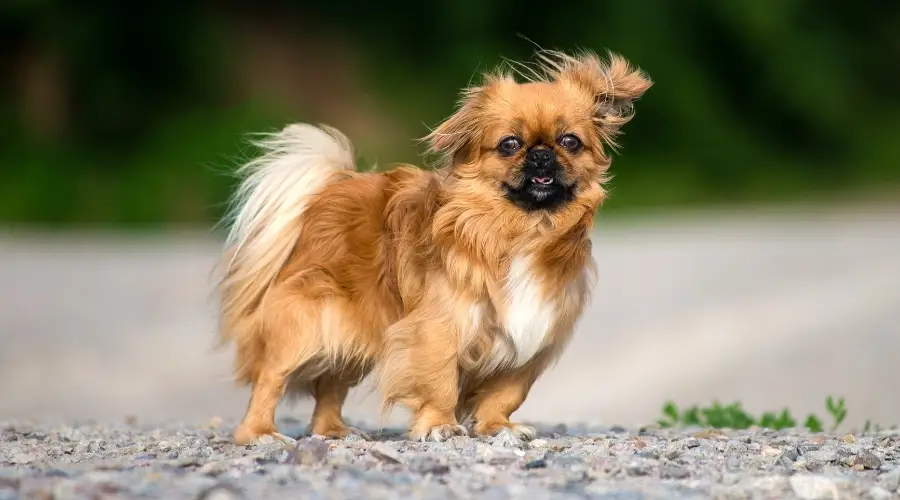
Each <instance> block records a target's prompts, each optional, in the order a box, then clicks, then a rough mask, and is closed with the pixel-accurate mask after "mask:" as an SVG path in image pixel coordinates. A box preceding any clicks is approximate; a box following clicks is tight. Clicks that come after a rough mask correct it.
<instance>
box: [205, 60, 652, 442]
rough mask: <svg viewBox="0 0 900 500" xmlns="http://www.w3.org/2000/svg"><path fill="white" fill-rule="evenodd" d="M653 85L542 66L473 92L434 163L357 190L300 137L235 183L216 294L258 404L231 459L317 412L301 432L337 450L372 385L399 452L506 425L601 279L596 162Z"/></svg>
mask: <svg viewBox="0 0 900 500" xmlns="http://www.w3.org/2000/svg"><path fill="white" fill-rule="evenodd" d="M650 86H651V82H650V81H649V79H648V78H647V77H646V76H645V75H644V74H643V73H642V72H641V71H640V70H637V69H634V68H632V67H631V66H629V64H628V63H627V62H626V61H625V60H623V59H622V58H621V57H619V56H616V55H612V54H611V55H610V59H609V61H603V60H601V59H599V58H598V57H597V56H596V55H594V54H592V53H583V54H578V55H576V56H570V55H566V54H562V53H559V52H549V51H548V52H542V53H540V54H539V57H538V62H537V64H536V65H535V66H534V67H533V68H532V72H531V73H529V77H528V78H527V81H525V82H524V83H518V82H516V81H515V80H514V78H513V76H512V74H510V73H505V72H503V71H498V72H495V73H492V74H489V75H487V76H486V79H485V82H484V83H483V85H481V86H478V87H474V88H469V89H466V90H465V92H464V94H463V98H462V103H461V105H460V107H459V109H458V110H457V111H456V113H455V114H453V115H452V116H451V117H450V118H449V119H447V120H446V121H445V122H444V123H442V124H441V125H440V126H439V127H438V128H437V129H436V130H434V131H433V132H432V133H431V134H429V135H428V136H427V137H426V138H425V139H426V140H427V141H428V142H429V145H430V150H431V151H432V152H436V153H440V154H441V157H442V164H441V165H440V166H439V168H438V169H436V170H434V171H426V170H422V169H418V168H414V167H412V166H399V167H397V168H395V169H393V170H390V171H387V172H378V173H375V172H372V173H358V172H356V170H355V160H354V154H353V149H352V146H351V145H350V143H349V141H348V140H347V139H346V138H345V137H344V136H343V135H342V134H341V133H340V132H338V131H336V130H334V129H331V128H328V127H314V126H311V125H305V124H295V125H290V126H288V127H286V128H285V129H284V130H282V131H281V132H278V133H275V134H273V135H271V136H269V137H267V138H266V139H264V140H262V141H260V142H259V143H258V144H259V145H260V146H261V147H262V148H263V150H264V154H262V155H261V156H260V157H258V158H256V159H255V160H253V161H251V162H249V163H247V164H246V165H244V166H243V168H242V169H241V170H240V171H239V173H240V174H241V175H242V176H243V178H242V183H241V185H240V188H239V190H238V191H237V193H236V195H235V198H234V206H233V207H234V208H233V211H232V213H231V214H230V219H229V221H230V222H231V230H230V234H229V238H228V241H227V248H226V253H225V259H224V261H223V267H224V276H223V277H222V281H221V288H220V290H221V299H222V303H221V308H222V309H221V330H220V338H221V340H223V341H233V342H235V343H236V347H237V356H236V367H235V373H236V379H237V380H238V381H240V382H242V383H246V384H251V385H252V388H253V392H252V396H251V398H250V403H249V406H248V408H247V412H246V415H245V416H244V419H243V421H242V423H241V424H240V426H239V427H238V428H237V429H236V430H235V433H234V439H235V441H236V442H237V443H239V444H246V443H250V442H253V441H254V440H256V439H257V438H260V437H263V436H273V437H275V438H278V439H286V440H287V439H289V438H287V437H285V436H283V435H281V434H279V433H278V432H277V429H276V427H275V418H274V417H275V409H276V406H277V405H278V403H279V401H280V400H281V399H282V397H283V396H284V395H285V394H287V395H296V396H303V395H312V396H313V397H314V398H315V401H316V406H315V411H314V413H313V416H312V421H311V432H312V433H314V434H320V435H325V436H345V435H347V434H348V433H351V432H354V430H353V429H350V428H348V427H347V425H346V424H345V423H344V420H343V418H342V415H341V408H342V406H343V403H344V399H345V398H346V396H347V392H348V390H349V389H350V388H351V387H353V386H355V385H357V384H358V383H359V382H360V381H361V380H362V379H363V378H364V377H365V376H366V375H367V374H369V373H370V372H373V373H374V375H375V381H376V382H377V387H378V388H379V390H380V392H381V395H382V397H383V398H384V399H383V401H384V408H385V409H389V408H390V407H391V406H392V405H393V404H394V403H401V404H403V405H405V406H406V407H407V408H408V409H409V410H410V411H411V412H412V413H413V416H414V419H413V422H412V427H411V429H410V437H411V438H413V439H422V440H427V439H431V440H443V439H447V438H449V437H451V436H454V435H460V434H466V433H467V432H468V431H467V429H466V428H464V427H462V426H461V425H460V424H461V423H470V424H471V430H472V431H473V432H474V433H475V434H478V435H489V434H494V433H496V432H498V431H500V430H502V429H504V428H507V429H509V430H510V431H512V432H513V433H515V434H516V435H518V436H521V437H531V436H533V434H534V431H533V429H531V428H529V427H526V426H523V425H519V424H515V423H512V422H510V419H509V418H510V415H511V414H512V413H513V412H514V411H516V410H517V409H518V408H519V406H520V405H521V404H522V402H523V401H524V400H525V398H526V396H527V394H528V392H529V390H530V388H531V386H532V384H533V383H534V382H535V380H536V379H537V378H538V377H539V376H540V375H541V373H542V372H543V371H544V370H545V369H546V368H547V367H548V365H549V364H550V363H551V362H553V361H554V360H555V359H556V358H557V357H558V356H559V355H560V353H561V352H562V350H563V348H564V346H565V345H566V343H567V341H568V340H569V338H570V336H571V334H572V331H573V329H574V326H575V323H576V321H577V319H578V318H579V316H580V315H581V313H582V309H583V308H584V306H585V303H586V302H587V301H588V298H589V294H590V292H591V288H592V283H593V281H594V277H593V273H594V264H593V261H592V257H591V240H590V238H589V233H590V231H591V227H592V224H593V221H594V215H595V212H596V210H597V208H598V206H599V205H600V203H601V202H602V200H603V199H604V195H605V191H604V187H603V185H604V182H605V180H606V172H607V169H608V167H609V164H610V157H609V156H608V154H607V152H606V149H607V148H609V147H613V146H614V138H615V136H616V135H617V133H618V132H619V129H620V127H621V126H622V125H624V124H625V123H626V122H628V121H629V120H630V119H631V118H632V116H633V110H632V103H633V101H634V100H635V99H637V98H638V97H640V96H641V95H642V94H643V93H644V92H645V91H646V90H647V89H648V88H649V87H650Z"/></svg>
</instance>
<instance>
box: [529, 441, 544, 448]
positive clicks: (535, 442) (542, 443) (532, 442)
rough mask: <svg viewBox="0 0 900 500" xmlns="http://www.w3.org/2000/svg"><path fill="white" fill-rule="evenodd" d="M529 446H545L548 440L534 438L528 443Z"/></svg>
mask: <svg viewBox="0 0 900 500" xmlns="http://www.w3.org/2000/svg"><path fill="white" fill-rule="evenodd" d="M528 446H530V447H531V448H543V447H544V446H547V440H546V439H533V440H531V442H530V443H528Z"/></svg>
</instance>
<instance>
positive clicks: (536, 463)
mask: <svg viewBox="0 0 900 500" xmlns="http://www.w3.org/2000/svg"><path fill="white" fill-rule="evenodd" d="M546 467H547V461H546V460H545V459H543V458H538V459H536V460H532V461H530V462H527V463H525V468H526V469H528V470H531V469H544V468H546Z"/></svg>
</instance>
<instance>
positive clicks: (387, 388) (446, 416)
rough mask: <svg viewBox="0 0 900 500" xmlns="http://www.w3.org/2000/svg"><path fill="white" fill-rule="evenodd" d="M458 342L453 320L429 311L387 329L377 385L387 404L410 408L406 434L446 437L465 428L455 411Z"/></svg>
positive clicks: (423, 438) (434, 438) (419, 437)
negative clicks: (408, 429) (410, 414)
mask: <svg viewBox="0 0 900 500" xmlns="http://www.w3.org/2000/svg"><path fill="white" fill-rule="evenodd" d="M458 345H459V341H458V336H457V334H456V332H455V331H454V330H453V327H452V322H451V321H449V320H447V319H442V318H440V317H435V316H433V315H431V314H429V312H428V311H419V312H416V313H413V314H412V315H410V316H407V317H406V318H404V319H402V320H400V321H399V322H397V323H396V324H394V325H392V326H391V327H390V328H389V329H388V331H387V332H386V333H385V354H384V356H383V359H382V360H381V364H380V367H379V372H378V379H379V385H380V387H381V390H382V394H383V396H384V400H385V405H386V406H390V405H392V404H393V403H400V404H402V405H403V406H406V407H407V408H408V409H409V410H410V411H411V412H412V414H413V422H412V426H411V428H410V431H409V436H410V439H414V440H421V441H444V440H446V439H449V438H451V437H453V436H460V435H465V434H466V430H465V428H464V427H462V426H461V425H459V422H458V421H457V420H456V415H455V409H456V403H457V400H458V398H459V393H458V391H459V388H458V385H457V381H458V379H459V361H458V356H459V355H458Z"/></svg>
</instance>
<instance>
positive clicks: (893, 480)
mask: <svg viewBox="0 0 900 500" xmlns="http://www.w3.org/2000/svg"><path fill="white" fill-rule="evenodd" d="M878 482H879V484H881V486H882V487H884V488H885V489H886V490H888V491H897V489H898V488H900V467H895V468H893V469H891V470H889V471H887V472H885V473H884V474H882V475H880V476H878Z"/></svg>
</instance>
